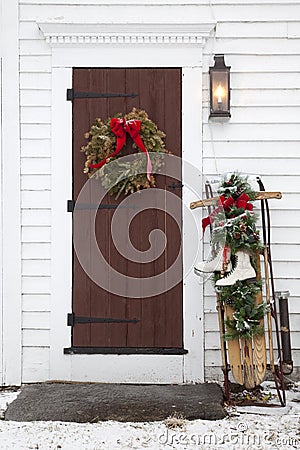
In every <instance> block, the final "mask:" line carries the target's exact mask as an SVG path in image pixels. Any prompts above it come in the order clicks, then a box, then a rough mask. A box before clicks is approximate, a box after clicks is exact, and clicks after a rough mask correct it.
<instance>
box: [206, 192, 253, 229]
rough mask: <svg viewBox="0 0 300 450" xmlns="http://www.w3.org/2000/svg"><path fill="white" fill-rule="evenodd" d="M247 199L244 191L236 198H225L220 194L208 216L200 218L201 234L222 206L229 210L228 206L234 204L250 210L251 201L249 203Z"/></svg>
mask: <svg viewBox="0 0 300 450" xmlns="http://www.w3.org/2000/svg"><path fill="white" fill-rule="evenodd" d="M249 200H250V197H249V195H247V194H245V192H244V193H243V194H241V195H240V196H239V197H238V198H237V199H236V200H234V198H233V197H231V196H230V197H228V198H226V197H225V196H224V195H220V197H219V200H218V207H217V208H216V209H215V210H214V211H213V212H212V213H211V214H210V215H209V216H207V217H204V218H203V219H202V231H203V234H204V232H205V228H206V227H207V225H209V224H210V223H213V222H214V220H215V219H214V216H215V215H216V214H217V213H218V212H220V211H221V210H222V208H224V210H225V211H229V210H230V208H232V206H236V207H237V208H240V209H243V210H244V211H245V210H249V211H252V210H253V205H252V203H249Z"/></svg>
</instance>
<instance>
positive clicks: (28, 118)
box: [20, 106, 51, 132]
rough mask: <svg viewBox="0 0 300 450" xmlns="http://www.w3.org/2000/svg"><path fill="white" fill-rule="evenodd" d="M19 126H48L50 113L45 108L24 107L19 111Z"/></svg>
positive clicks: (48, 109)
mask: <svg viewBox="0 0 300 450" xmlns="http://www.w3.org/2000/svg"><path fill="white" fill-rule="evenodd" d="M20 117H21V124H22V125H25V124H50V123H51V111H50V108H48V107H47V106H46V107H40V108H38V107H30V106H24V107H22V108H21V110H20ZM28 131H29V130H27V132H28Z"/></svg>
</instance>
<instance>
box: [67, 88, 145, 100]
mask: <svg viewBox="0 0 300 450" xmlns="http://www.w3.org/2000/svg"><path fill="white" fill-rule="evenodd" d="M138 95H139V94H135V93H134V92H131V93H130V94H117V93H116V94H115V93H111V92H103V93H100V92H76V91H74V89H67V100H68V101H72V100H74V99H75V98H114V97H131V98H135V97H138Z"/></svg>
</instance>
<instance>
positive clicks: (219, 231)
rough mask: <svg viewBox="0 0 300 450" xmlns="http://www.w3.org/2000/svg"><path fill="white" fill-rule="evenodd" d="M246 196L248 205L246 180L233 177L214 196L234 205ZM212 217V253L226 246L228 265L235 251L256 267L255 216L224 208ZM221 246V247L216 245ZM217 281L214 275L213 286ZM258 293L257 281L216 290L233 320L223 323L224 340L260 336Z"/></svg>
mask: <svg viewBox="0 0 300 450" xmlns="http://www.w3.org/2000/svg"><path fill="white" fill-rule="evenodd" d="M244 193H245V194H247V195H248V197H249V201H253V200H254V199H255V196H256V193H255V192H254V191H253V190H252V189H251V186H250V184H249V183H248V180H247V177H242V176H241V175H240V174H238V173H236V172H235V173H234V174H232V175H231V176H230V178H229V179H228V180H226V179H223V181H222V183H221V184H220V187H219V189H218V194H219V195H222V196H224V197H225V199H228V198H229V197H232V198H233V199H234V200H235V201H236V200H237V199H238V198H239V196H240V195H242V194H244ZM216 211H217V212H216V213H215V214H214V216H213V218H214V229H213V232H212V237H211V241H212V244H213V247H214V248H215V249H216V248H217V249H218V248H220V247H222V246H224V245H225V246H228V247H229V248H230V249H231V254H232V263H233V265H234V255H235V253H236V252H237V251H239V250H241V251H246V252H248V253H249V254H250V257H252V264H253V265H254V266H255V265H256V260H255V255H256V253H257V251H261V250H262V248H263V247H262V244H261V242H260V237H259V232H258V230H257V228H256V222H257V216H256V214H254V213H253V212H252V211H248V210H246V211H245V209H243V208H238V207H237V206H236V204H232V205H231V206H230V207H227V208H224V209H222V208H217V210H216ZM220 244H221V245H220ZM219 278H220V274H215V277H214V282H216V281H217V280H218V279H219ZM260 290H261V281H256V282H254V283H249V282H248V281H247V280H244V281H237V282H236V283H235V284H234V285H231V286H223V287H219V288H217V287H216V291H217V294H218V301H220V302H221V303H223V304H224V305H228V306H230V307H232V308H233V310H234V313H233V318H230V319H229V318H227V319H226V320H225V327H226V333H225V335H224V339H226V340H233V339H246V340H247V339H251V338H252V337H253V336H257V335H261V334H263V333H264V327H263V326H262V325H261V324H260V321H261V319H262V318H263V317H264V316H265V315H266V314H267V312H268V308H269V307H268V305H267V304H266V303H265V302H262V303H259V304H255V299H256V296H257V295H258V293H259V292H260Z"/></svg>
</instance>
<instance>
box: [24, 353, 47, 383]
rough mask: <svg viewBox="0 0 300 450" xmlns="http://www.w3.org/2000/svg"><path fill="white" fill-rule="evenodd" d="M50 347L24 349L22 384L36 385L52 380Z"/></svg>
mask: <svg viewBox="0 0 300 450" xmlns="http://www.w3.org/2000/svg"><path fill="white" fill-rule="evenodd" d="M49 357H50V355H49V347H48V346H45V347H23V351H22V360H23V367H22V382H23V383H34V382H41V381H47V380H49V378H50V370H49Z"/></svg>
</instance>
